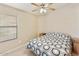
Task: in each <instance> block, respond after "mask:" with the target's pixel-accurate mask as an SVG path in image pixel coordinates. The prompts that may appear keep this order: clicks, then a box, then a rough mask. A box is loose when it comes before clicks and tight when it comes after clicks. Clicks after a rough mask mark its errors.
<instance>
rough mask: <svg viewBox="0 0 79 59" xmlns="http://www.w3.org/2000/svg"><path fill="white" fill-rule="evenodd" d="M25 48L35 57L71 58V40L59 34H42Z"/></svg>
mask: <svg viewBox="0 0 79 59" xmlns="http://www.w3.org/2000/svg"><path fill="white" fill-rule="evenodd" d="M26 48H27V49H30V50H31V51H32V52H33V53H34V54H35V55H36V56H71V52H72V38H71V36H70V35H68V34H65V33H61V32H48V33H42V34H40V36H38V37H35V38H33V39H32V40H30V41H28V42H27V44H26Z"/></svg>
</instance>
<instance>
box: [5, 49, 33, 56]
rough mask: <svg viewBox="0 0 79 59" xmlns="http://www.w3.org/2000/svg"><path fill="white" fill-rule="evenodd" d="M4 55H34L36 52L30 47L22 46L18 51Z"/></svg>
mask: <svg viewBox="0 0 79 59" xmlns="http://www.w3.org/2000/svg"><path fill="white" fill-rule="evenodd" d="M4 56H34V54H33V53H32V52H31V51H30V50H28V49H25V48H20V49H17V50H16V51H12V52H10V53H7V54H5V55H4Z"/></svg>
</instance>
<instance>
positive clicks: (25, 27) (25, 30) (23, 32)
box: [0, 5, 37, 54]
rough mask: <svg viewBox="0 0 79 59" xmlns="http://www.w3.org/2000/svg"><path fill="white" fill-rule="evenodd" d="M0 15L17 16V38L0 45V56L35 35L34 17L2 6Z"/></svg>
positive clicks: (0, 6)
mask: <svg viewBox="0 0 79 59" xmlns="http://www.w3.org/2000/svg"><path fill="white" fill-rule="evenodd" d="M0 14H8V15H14V16H17V22H18V23H17V24H18V32H17V34H18V38H17V39H15V40H11V41H7V42H3V43H0V54H1V53H4V52H6V51H8V50H11V49H14V48H16V47H18V46H20V45H22V44H24V43H25V42H27V40H30V39H31V38H32V37H34V36H35V35H36V32H37V31H36V20H37V18H36V16H34V15H32V14H30V13H28V12H23V11H19V10H17V9H14V8H11V7H8V6H4V5H0Z"/></svg>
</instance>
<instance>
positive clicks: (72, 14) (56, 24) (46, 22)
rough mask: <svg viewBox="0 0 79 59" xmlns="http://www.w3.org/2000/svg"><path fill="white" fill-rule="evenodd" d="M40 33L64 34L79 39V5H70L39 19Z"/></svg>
mask: <svg viewBox="0 0 79 59" xmlns="http://www.w3.org/2000/svg"><path fill="white" fill-rule="evenodd" d="M38 23H39V24H38V32H54V31H55V32H64V33H69V34H70V35H72V37H79V4H69V5H68V6H65V7H63V8H60V9H58V10H56V11H54V12H52V13H50V14H49V15H46V16H40V17H39V18H38Z"/></svg>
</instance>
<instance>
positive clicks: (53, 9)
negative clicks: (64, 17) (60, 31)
mask: <svg viewBox="0 0 79 59" xmlns="http://www.w3.org/2000/svg"><path fill="white" fill-rule="evenodd" d="M48 9H50V10H52V11H55V10H56V9H55V8H50V7H48Z"/></svg>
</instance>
